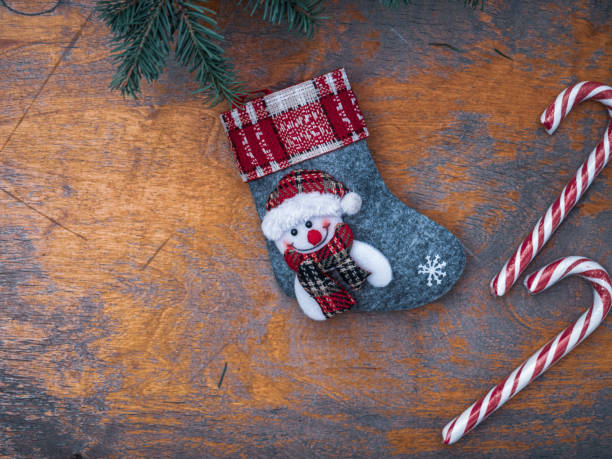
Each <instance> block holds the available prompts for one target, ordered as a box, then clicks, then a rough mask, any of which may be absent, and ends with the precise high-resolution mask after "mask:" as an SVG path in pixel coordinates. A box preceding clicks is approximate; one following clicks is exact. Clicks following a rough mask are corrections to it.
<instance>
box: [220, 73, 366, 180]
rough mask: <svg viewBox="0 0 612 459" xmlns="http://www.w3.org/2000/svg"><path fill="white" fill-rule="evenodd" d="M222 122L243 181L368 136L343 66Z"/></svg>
mask: <svg viewBox="0 0 612 459" xmlns="http://www.w3.org/2000/svg"><path fill="white" fill-rule="evenodd" d="M221 122H222V123H223V127H224V128H225V132H226V134H227V137H228V138H229V141H230V143H231V145H232V149H233V150H234V155H235V157H236V163H237V165H238V170H239V171H240V176H241V177H242V180H244V181H245V182H248V181H251V180H255V179H258V178H260V177H264V176H266V175H269V174H272V173H274V172H276V171H279V170H282V169H285V168H287V167H289V166H292V165H293V164H297V163H300V162H302V161H306V160H307V159H310V158H314V157H315V156H319V155H323V154H325V153H329V152H330V151H333V150H336V149H338V148H340V147H343V146H345V145H349V144H351V143H353V142H356V141H358V140H361V139H365V138H366V137H367V136H368V130H367V128H366V126H365V121H364V119H363V115H362V114H361V110H359V105H358V103H357V99H356V98H355V94H354V93H353V91H352V90H351V85H350V84H349V81H348V78H347V77H346V73H345V71H344V69H338V70H334V71H333V72H330V73H327V74H325V75H321V76H319V77H317V78H314V79H312V80H308V81H305V82H303V83H300V84H297V85H295V86H291V87H289V88H287V89H282V90H280V91H276V92H273V93H272V94H269V95H267V96H264V97H260V98H258V99H255V100H252V101H250V102H248V103H247V104H246V105H245V106H244V107H243V108H240V109H234V110H230V111H228V112H225V113H223V114H222V115H221Z"/></svg>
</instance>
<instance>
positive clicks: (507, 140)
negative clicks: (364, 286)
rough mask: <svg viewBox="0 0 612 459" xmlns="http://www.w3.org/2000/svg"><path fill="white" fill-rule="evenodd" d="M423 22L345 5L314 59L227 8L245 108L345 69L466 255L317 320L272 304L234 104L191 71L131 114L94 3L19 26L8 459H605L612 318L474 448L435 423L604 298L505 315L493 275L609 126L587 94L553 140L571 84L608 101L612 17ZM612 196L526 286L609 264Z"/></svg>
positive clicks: (0, 102) (559, 289) (436, 10)
mask: <svg viewBox="0 0 612 459" xmlns="http://www.w3.org/2000/svg"><path fill="white" fill-rule="evenodd" d="M412 3H413V4H412V5H411V6H407V7H403V8H400V9H397V10H381V9H380V8H379V7H378V6H377V2H373V1H369V0H360V1H357V2H340V1H330V2H328V10H327V15H328V16H329V19H328V20H327V21H326V22H325V23H324V24H323V25H322V27H321V28H320V30H319V31H318V33H317V34H316V36H315V38H314V39H313V40H311V41H303V40H302V39H300V38H297V37H295V36H294V35H292V34H290V33H288V32H286V30H285V29H284V28H283V27H263V26H262V25H261V23H260V22H259V20H257V19H254V18H249V17H248V16H247V15H246V14H245V13H244V12H243V11H240V10H239V9H237V8H235V7H234V5H233V4H232V3H231V2H221V7H220V8H221V11H220V18H222V19H223V21H222V28H223V33H224V34H225V35H226V37H227V39H228V44H227V46H228V47H227V49H228V53H229V54H230V55H231V56H233V58H234V59H235V61H236V63H237V65H238V67H239V69H240V72H241V75H242V76H243V77H244V78H245V79H246V80H247V81H248V83H249V85H250V87H251V88H252V89H259V88H262V87H270V88H271V89H279V88H282V87H284V86H286V85H288V84H293V83H296V82H299V81H301V80H303V79H306V78H310V77H312V76H314V75H318V74H321V73H324V72H327V71H329V70H332V69H334V68H337V67H340V66H344V67H345V68H346V69H347V72H348V75H349V77H350V79H351V82H352V84H353V87H354V89H355V92H356V94H357V96H358V98H359V101H360V104H361V107H362V110H363V112H364V114H365V117H366V121H367V123H368V127H369V129H370V132H371V135H370V137H369V138H368V144H369V146H370V149H371V150H372V152H373V156H374V160H375V162H376V163H377V165H378V167H379V169H380V171H381V175H382V176H383V177H384V179H385V180H386V182H387V183H388V185H389V187H390V188H391V190H392V191H393V192H394V193H396V194H397V195H398V196H399V197H400V198H401V199H402V200H403V201H404V202H406V203H407V204H408V205H410V206H413V207H414V208H416V209H417V210H419V211H420V212H422V213H424V214H426V215H427V216H429V217H432V218H434V219H435V220H437V221H438V222H440V223H441V224H443V225H444V226H446V227H447V228H449V229H450V230H451V231H453V232H454V233H455V234H456V235H457V236H458V237H459V238H460V239H461V240H462V242H463V243H464V245H465V246H466V248H467V250H468V252H469V256H468V260H467V267H466V271H465V273H464V275H463V277H462V279H461V280H460V281H459V283H458V284H457V285H456V286H455V288H454V289H453V290H452V292H451V293H450V294H449V295H447V296H446V297H444V298H443V299H442V300H441V301H439V302H437V303H435V304H432V305H429V306H426V307H423V308H419V309H417V310H412V311H405V312H399V313H391V314H367V313H362V314H345V315H343V316H341V317H338V318H335V319H333V320H330V321H328V322H326V323H323V324H321V323H314V322H312V321H309V320H307V319H306V318H305V316H304V315H303V314H302V313H301V312H300V311H299V308H298V307H297V305H296V304H295V302H294V301H293V300H291V301H290V300H289V299H288V298H286V297H285V296H284V295H283V294H282V293H281V292H280V290H279V288H278V287H277V286H276V284H275V281H274V277H273V274H272V270H271V267H270V265H269V263H268V256H267V252H266V249H265V244H264V240H263V236H262V235H261V233H260V231H259V230H258V225H259V222H258V219H257V216H256V213H255V209H254V204H253V202H252V200H251V197H250V195H249V192H248V188H247V186H246V185H244V184H243V183H242V182H241V181H240V179H239V176H238V173H237V171H236V170H235V168H234V164H233V160H232V157H231V153H230V150H229V146H228V144H227V142H226V139H225V138H224V134H223V131H222V127H221V125H220V122H219V120H218V114H219V113H220V112H221V110H222V108H221V107H220V108H215V109H209V108H207V107H205V106H204V105H203V103H202V102H201V100H200V99H199V98H198V97H196V96H193V95H191V90H193V89H194V85H193V83H192V82H191V78H190V76H189V75H187V74H186V73H185V72H184V71H183V70H182V69H180V68H177V67H176V66H174V65H173V64H169V67H168V70H167V71H166V73H164V75H163V76H162V78H161V79H160V81H159V82H156V83H154V84H152V85H147V86H146V87H145V89H144V94H143V96H142V98H141V99H140V100H139V101H129V100H128V101H124V100H122V99H121V98H120V96H119V95H117V94H116V93H111V92H109V91H108V89H107V86H108V83H109V81H110V79H111V76H112V73H113V65H112V62H111V59H110V57H109V46H108V32H107V30H106V28H105V27H104V25H103V24H101V23H100V21H99V20H98V19H97V18H96V17H95V16H94V15H92V11H93V6H94V3H93V1H92V0H83V1H80V2H67V3H64V4H62V6H60V8H58V9H57V10H56V11H55V12H54V13H53V14H50V15H48V16H42V17H35V18H26V17H20V16H16V15H14V14H11V13H9V12H8V11H7V10H6V9H4V8H1V7H0V343H1V345H0V427H1V428H0V456H3V457H15V456H16V457H69V456H71V455H73V454H76V453H78V454H81V455H82V456H83V457H166V456H167V457H204V456H205V457H212V456H234V457H250V456H255V457H277V456H283V457H286V456H288V457H312V456H315V455H320V456H345V457H349V456H350V457H354V456H375V457H380V456H415V457H438V456H443V457H466V456H471V455H476V456H483V455H484V456H492V457H521V456H531V457H536V456H537V457H543V456H544V457H560V456H565V457H573V456H576V455H582V456H584V457H602V456H606V455H608V454H609V450H610V448H611V447H612V436H611V434H610V429H609V426H610V424H611V422H612V416H611V412H612V400H611V392H610V387H611V386H612V384H611V383H612V378H611V377H612V372H611V371H610V367H611V366H612V355H611V354H610V353H609V352H607V349H609V348H610V346H611V345H612V333H611V331H612V330H611V329H612V326H611V325H610V320H608V322H605V323H604V324H603V325H602V326H601V327H600V328H599V329H598V330H597V331H596V332H595V333H594V334H593V335H592V336H591V337H589V339H588V340H587V341H586V342H585V343H583V344H582V345H580V346H579V347H578V348H577V349H576V350H575V351H574V352H572V353H571V354H570V355H568V356H567V357H566V358H565V359H563V360H562V361H561V362H560V363H559V364H558V365H557V366H555V367H553V368H552V369H551V370H549V371H548V372H547V373H546V374H545V375H544V376H542V377H541V378H540V379H539V380H537V381H536V382H535V383H533V384H532V385H530V386H529V387H528V388H527V389H526V390H524V391H523V392H522V393H520V394H519V395H518V396H516V397H515V399H513V400H512V401H511V402H509V403H508V404H507V405H506V406H504V407H503V408H502V409H501V410H500V411H499V412H496V413H495V414H494V415H492V416H491V417H490V418H489V419H488V420H487V421H486V422H484V423H483V424H482V425H481V426H479V427H478V428H477V429H476V430H475V431H474V432H473V433H471V434H469V435H468V436H467V437H466V438H464V439H463V440H462V441H460V442H459V443H457V444H456V445H453V446H443V445H442V443H441V437H440V430H441V428H442V426H443V425H444V424H445V423H446V422H447V421H448V420H449V419H451V418H452V417H453V416H454V415H456V414H458V413H459V412H460V411H461V410H463V409H464V408H465V407H466V406H467V405H468V404H470V403H471V402H472V401H473V400H475V399H476V398H477V397H479V396H480V395H482V394H483V393H484V392H485V391H486V390H487V389H488V388H489V387H490V386H491V385H492V384H493V383H497V382H498V381H500V380H501V378H503V377H504V376H505V375H506V374H507V372H508V371H509V370H510V369H512V368H514V367H515V366H516V365H517V364H518V363H520V362H521V361H522V360H523V359H524V358H525V357H527V356H528V355H530V353H531V352H533V351H534V350H535V349H536V348H537V347H539V346H540V345H542V344H543V343H545V342H546V341H547V340H548V339H550V338H551V337H552V336H554V335H555V334H556V333H557V332H558V331H559V330H561V329H562V328H563V327H565V326H566V325H567V324H569V323H570V322H572V321H573V320H574V319H575V318H576V317H577V316H578V315H579V314H580V313H581V311H582V310H583V309H584V308H585V307H586V305H587V304H588V303H589V301H590V298H588V296H589V295H590V293H589V287H588V286H587V285H585V284H583V283H581V282H580V281H578V280H570V281H566V282H563V283H562V284H560V285H558V286H556V287H554V288H553V289H552V290H551V291H549V292H546V293H544V294H542V295H538V296H535V297H530V296H529V295H528V294H527V293H526V291H525V290H524V289H523V288H522V287H520V286H516V287H515V288H513V289H512V290H511V291H510V293H509V294H508V295H507V296H506V297H504V298H501V299H496V298H493V297H491V296H490V295H489V294H488V281H489V279H490V278H491V277H492V276H493V275H494V274H495V272H496V271H497V270H498V269H499V268H500V267H501V265H502V263H503V262H504V261H505V259H506V257H507V256H509V255H510V254H511V252H512V250H514V248H515V247H516V245H517V244H518V243H519V242H520V240H521V239H522V237H523V236H524V235H525V234H526V233H527V232H528V231H529V229H530V228H531V226H532V224H533V222H535V221H536V220H537V218H538V217H539V216H540V214H542V213H543V212H544V210H545V209H546V207H547V206H548V205H549V204H550V202H551V201H552V200H553V198H554V197H555V196H556V194H557V193H558V191H559V190H561V188H562V187H563V185H564V184H565V183H566V181H567V180H568V179H569V178H570V177H571V175H572V174H573V172H574V171H575V169H576V168H577V167H578V165H579V164H580V163H581V162H582V161H583V159H584V158H585V157H586V154H588V152H589V151H590V150H591V148H592V147H593V146H594V145H595V143H596V142H597V140H598V138H599V136H600V135H601V132H602V131H603V129H604V127H605V123H606V115H605V111H604V109H603V108H602V107H601V106H599V105H597V104H595V103H592V102H589V103H585V104H583V105H581V106H580V107H579V108H577V109H576V110H575V112H574V113H573V114H571V115H570V116H569V117H568V119H567V120H566V121H565V122H564V123H563V125H562V126H561V128H560V129H559V132H558V133H556V134H555V135H554V136H552V137H549V136H548V135H547V134H546V133H545V132H544V130H543V129H542V128H541V127H540V126H539V124H538V119H539V115H540V113H541V112H542V111H543V110H544V109H545V108H546V106H547V105H548V104H549V103H551V102H552V101H553V100H554V98H555V96H556V95H557V93H558V92H559V91H561V90H562V89H563V88H564V87H565V86H566V85H568V84H570V83H572V82H576V81H579V80H583V79H589V80H599V81H602V82H606V83H608V84H609V83H610V82H612V72H611V69H612V52H611V50H612V26H611V24H612V5H611V4H610V2H607V1H597V0H593V1H576V2H574V1H569V0H566V1H560V2H558V1H557V2H552V1H537V2H536V1H525V2H504V1H501V0H495V1H487V2H486V3H485V9H484V11H479V10H476V11H474V10H471V9H469V8H464V7H463V6H462V5H461V2H454V1H440V2H425V1H424V0H422V1H421V0H418V1H417V0H415V1H414V2H412ZM430 43H448V44H450V45H452V46H454V47H456V48H458V49H460V50H461V51H462V52H456V51H453V50H452V49H449V48H445V47H437V46H432V45H430ZM494 49H498V50H500V51H501V52H503V53H504V54H506V55H507V56H509V57H511V58H512V59H511V60H510V59H506V58H504V57H502V56H501V55H499V54H498V53H496V52H495V51H494ZM611 192H612V173H611V172H610V170H609V168H608V170H604V172H603V173H602V174H601V176H600V177H599V178H598V179H597V180H596V181H595V183H594V184H593V186H592V187H591V189H590V190H589V191H588V192H587V194H586V195H585V197H584V198H583V199H582V200H581V201H580V203H579V204H578V206H577V207H576V209H574V210H573V211H572V213H571V214H570V216H569V218H568V220H567V221H566V222H565V223H564V224H563V225H562V226H561V228H560V229H559V231H558V232H557V234H555V235H554V236H553V238H552V239H551V241H550V242H549V243H548V244H547V246H546V248H545V249H544V250H543V252H542V253H541V254H540V255H539V256H538V258H537V259H536V261H535V263H534V264H533V268H535V267H538V266H542V265H544V264H545V263H547V262H550V261H552V260H554V259H555V258H557V257H560V256H565V255H570V254H577V255H583V256H587V257H591V258H593V259H595V260H597V261H598V262H600V263H601V264H602V265H604V266H606V267H608V269H612V250H611V248H610V242H611V241H612V225H611V222H612V210H611V203H612V202H611V198H610V196H611V194H610V193H611ZM226 363H227V368H226V370H224V368H225V364H226ZM222 374H224V376H223V381H222V383H221V384H220V379H221V375H222Z"/></svg>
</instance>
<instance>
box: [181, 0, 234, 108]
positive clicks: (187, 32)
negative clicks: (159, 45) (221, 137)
mask: <svg viewBox="0 0 612 459" xmlns="http://www.w3.org/2000/svg"><path fill="white" fill-rule="evenodd" d="M176 3H177V14H178V33H177V35H178V36H177V45H176V50H175V54H176V58H177V61H178V62H179V63H180V64H181V65H183V66H185V67H187V69H188V70H189V72H190V73H194V72H195V78H196V81H197V82H198V84H199V89H198V90H197V91H196V92H203V93H205V94H206V95H207V96H208V98H209V99H212V100H211V105H213V106H214V105H216V104H218V103H219V102H220V101H221V100H226V101H227V102H228V104H229V105H230V106H232V105H237V104H238V105H239V104H240V103H241V99H242V98H243V96H244V94H245V90H244V87H243V84H242V83H241V82H240V81H238V80H237V79H236V76H235V73H234V69H233V66H232V64H231V62H230V60H229V58H227V57H226V56H225V54H224V51H223V48H221V47H220V46H219V45H217V44H216V43H214V42H212V41H211V39H212V40H217V41H221V40H223V37H222V36H221V35H219V33H218V32H217V31H216V30H215V29H216V28H217V21H215V20H214V19H213V18H212V17H211V16H214V15H215V14H216V13H215V12H214V11H213V10H211V9H209V8H206V7H204V6H200V5H195V4H193V3H190V2H188V1H184V0H182V1H177V2H176Z"/></svg>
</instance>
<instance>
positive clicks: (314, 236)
mask: <svg viewBox="0 0 612 459" xmlns="http://www.w3.org/2000/svg"><path fill="white" fill-rule="evenodd" d="M306 237H307V238H308V242H310V243H311V244H312V245H317V244H318V243H319V242H321V239H323V237H322V236H321V233H319V232H318V231H317V230H314V229H313V230H310V231H308V234H307V235H306Z"/></svg>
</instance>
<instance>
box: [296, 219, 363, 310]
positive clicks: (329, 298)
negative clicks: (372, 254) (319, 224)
mask: <svg viewBox="0 0 612 459" xmlns="http://www.w3.org/2000/svg"><path fill="white" fill-rule="evenodd" d="M352 245H353V231H352V230H351V228H350V227H349V226H348V225H347V224H346V223H339V224H338V225H337V226H336V230H335V232H334V236H333V237H332V239H331V240H330V241H329V242H328V243H327V244H326V245H325V246H323V247H322V248H321V249H319V250H317V251H316V252H313V253H301V252H298V251H297V250H292V249H287V251H286V252H285V261H286V262H287V265H289V267H290V268H291V269H292V270H293V271H295V272H296V273H297V278H298V281H299V282H300V284H301V285H302V287H304V290H306V292H307V293H308V294H309V295H310V296H311V297H313V298H314V299H315V300H316V302H317V303H318V304H319V306H320V307H321V311H322V312H323V314H324V315H325V317H332V316H333V315H335V314H336V313H338V312H342V311H344V310H345V309H350V308H351V307H352V306H353V305H354V304H355V299H354V298H353V297H352V296H351V295H350V294H349V293H348V292H347V291H346V290H344V289H343V288H342V287H341V286H340V285H339V284H338V283H337V282H336V281H335V280H334V279H333V278H332V277H330V276H329V275H328V274H327V273H328V272H329V271H331V270H333V269H335V270H336V272H337V273H338V274H339V275H340V277H341V278H342V280H344V282H346V283H347V284H348V285H349V286H350V287H351V288H353V289H355V290H357V289H359V288H360V287H361V286H362V285H363V283H364V282H365V280H366V279H367V277H368V276H369V275H370V273H369V272H368V271H366V270H365V269H362V268H360V267H359V266H358V265H357V263H355V261H354V260H353V259H352V258H351V256H350V255H349V251H350V249H351V246H352Z"/></svg>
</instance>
